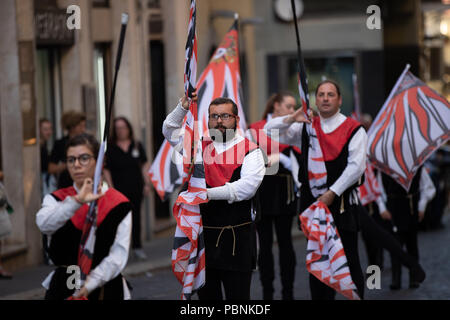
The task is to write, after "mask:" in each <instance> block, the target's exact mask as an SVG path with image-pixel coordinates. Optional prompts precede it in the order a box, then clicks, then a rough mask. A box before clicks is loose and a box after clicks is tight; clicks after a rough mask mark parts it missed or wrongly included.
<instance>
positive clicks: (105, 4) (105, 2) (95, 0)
mask: <svg viewBox="0 0 450 320" xmlns="http://www.w3.org/2000/svg"><path fill="white" fill-rule="evenodd" d="M92 6H93V7H94V8H109V0H92Z"/></svg>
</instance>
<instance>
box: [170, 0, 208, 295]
mask: <svg viewBox="0 0 450 320" xmlns="http://www.w3.org/2000/svg"><path fill="white" fill-rule="evenodd" d="M195 19H196V5H195V0H192V1H191V10H190V16H189V28H188V39H187V43H186V61H185V62H186V68H185V75H184V79H185V86H184V87H185V95H186V96H187V97H192V93H193V92H194V90H195V84H196V73H197V40H196V37H195ZM197 116H198V110H197V103H196V101H193V100H191V101H190V103H189V111H188V113H187V115H186V118H185V121H184V135H183V183H188V189H187V190H186V191H184V192H182V193H180V195H179V196H178V198H177V200H176V202H175V205H174V207H173V215H174V217H175V219H176V221H177V226H176V229H175V237H174V243H173V249H172V270H173V272H174V274H175V277H176V278H177V279H178V281H180V283H181V284H182V285H183V289H182V295H181V298H182V299H183V300H190V299H191V296H192V294H193V293H194V292H195V291H196V290H198V289H200V288H201V287H202V286H203V285H204V284H205V246H204V240H203V223H202V217H201V214H200V204H201V203H205V202H208V197H207V192H206V180H205V174H204V168H203V161H202V154H201V148H198V141H199V139H198V137H199V134H198V128H197V126H196V122H197Z"/></svg>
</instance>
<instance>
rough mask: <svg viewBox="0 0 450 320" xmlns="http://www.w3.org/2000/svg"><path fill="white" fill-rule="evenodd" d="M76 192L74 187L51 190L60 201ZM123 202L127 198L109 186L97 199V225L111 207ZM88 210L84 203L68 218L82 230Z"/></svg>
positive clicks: (126, 200)
mask: <svg viewBox="0 0 450 320" xmlns="http://www.w3.org/2000/svg"><path fill="white" fill-rule="evenodd" d="M76 194H77V191H76V190H75V188H74V187H68V188H64V189H59V190H56V191H55V192H53V195H54V196H55V197H56V198H58V199H59V200H60V201H64V199H66V198H67V197H69V196H75V195H76ZM123 202H129V200H128V199H127V198H126V197H125V196H124V195H123V194H121V193H120V192H119V191H117V190H116V189H113V188H109V189H108V191H106V193H105V194H104V195H103V197H101V198H100V199H99V200H98V201H97V207H98V210H97V227H98V226H99V225H100V224H101V223H102V222H103V220H105V218H106V217H107V215H108V214H109V213H110V212H111V210H112V209H114V208H115V207H116V206H118V205H119V204H121V203H123ZM88 211H89V205H88V204H86V203H85V204H83V205H82V206H81V208H80V209H78V210H77V211H76V212H75V214H74V215H73V217H72V218H71V219H70V220H71V221H72V223H73V225H74V226H75V228H77V229H79V230H83V225H84V221H85V220H86V215H87V213H88Z"/></svg>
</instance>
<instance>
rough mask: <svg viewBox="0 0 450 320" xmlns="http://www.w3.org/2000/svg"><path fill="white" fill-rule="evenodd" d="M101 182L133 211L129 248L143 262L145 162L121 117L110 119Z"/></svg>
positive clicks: (146, 166)
mask: <svg viewBox="0 0 450 320" xmlns="http://www.w3.org/2000/svg"><path fill="white" fill-rule="evenodd" d="M105 159H106V161H105V169H104V175H105V180H106V182H108V184H109V186H110V187H111V188H115V189H117V190H119V191H120V192H121V193H123V194H124V195H125V196H126V197H127V198H128V199H129V200H130V202H131V204H132V207H133V215H132V217H133V224H132V226H133V227H132V248H133V252H134V254H135V255H136V256H137V258H139V259H141V260H145V259H146V258H147V256H146V254H145V253H144V251H143V250H142V243H141V202H142V198H143V195H144V194H145V195H147V194H148V193H149V190H150V180H149V177H148V174H147V172H148V170H149V165H150V164H149V162H148V161H147V156H146V154H145V150H144V148H143V146H142V144H141V143H140V142H139V141H137V140H135V138H134V133H133V128H132V126H131V124H130V122H129V121H128V120H127V119H126V118H125V117H118V118H115V119H114V123H113V128H112V135H111V140H110V141H109V143H108V148H107V151H106V155H105Z"/></svg>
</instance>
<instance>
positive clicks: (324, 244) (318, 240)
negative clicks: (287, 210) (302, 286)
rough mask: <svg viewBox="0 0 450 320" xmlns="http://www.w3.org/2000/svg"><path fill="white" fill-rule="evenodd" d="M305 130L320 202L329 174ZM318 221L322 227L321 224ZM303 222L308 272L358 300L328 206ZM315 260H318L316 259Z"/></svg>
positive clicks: (302, 83)
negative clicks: (312, 251)
mask: <svg viewBox="0 0 450 320" xmlns="http://www.w3.org/2000/svg"><path fill="white" fill-rule="evenodd" d="M291 5H292V12H293V14H294V21H295V23H294V26H295V32H296V36H297V55H298V89H299V95H300V99H301V104H302V108H303V112H304V114H305V115H306V116H307V117H309V111H310V110H309V97H308V82H307V78H306V69H305V65H304V61H303V56H302V51H301V45H300V34H299V31H298V21H297V17H296V15H295V12H296V11H295V3H294V1H291ZM304 126H306V134H307V136H308V144H309V146H308V148H307V152H308V158H307V168H308V182H309V187H310V190H311V194H312V195H313V196H314V198H316V199H317V198H318V197H320V196H321V195H322V194H324V193H325V192H326V191H327V190H328V187H327V170H326V166H325V160H324V157H323V153H322V149H321V147H320V142H319V139H318V135H317V132H316V130H315V128H314V126H313V125H312V123H310V124H306V123H305V124H304ZM302 151H303V150H302ZM317 219H319V220H317ZM319 221H320V222H321V223H323V224H321V223H319V224H318V222H319ZM300 222H301V226H302V229H303V232H304V233H305V235H306V238H307V239H308V241H307V246H308V252H310V250H315V251H317V252H315V253H314V254H313V253H311V255H310V254H308V255H307V257H306V265H307V268H308V271H309V272H310V273H311V274H312V275H313V276H315V277H316V278H317V279H319V280H320V281H322V282H323V283H324V284H326V285H328V286H330V287H331V288H333V289H334V290H336V291H337V292H340V293H342V294H343V295H344V296H346V297H347V298H349V299H359V297H358V295H357V294H356V292H354V290H353V288H356V286H355V285H354V283H353V281H352V278H351V275H350V271H348V267H347V258H346V256H345V253H344V250H343V246H342V241H341V239H340V237H339V234H338V233H337V230H336V227H335V226H334V221H333V216H332V215H331V212H330V211H329V209H328V208H327V206H326V205H325V204H323V203H320V202H319V203H317V202H316V203H314V204H313V205H312V206H311V207H309V208H308V209H307V210H305V211H304V212H302V213H301V214H300ZM323 232H326V233H325V235H326V236H319V235H323ZM337 248H341V250H337ZM335 252H336V253H337V254H336V253H335ZM319 254H320V255H319ZM316 257H318V258H317V259H316ZM335 259H338V262H339V264H338V266H339V267H341V268H342V269H340V270H339V269H335V268H334V267H335V266H336V261H335ZM342 266H345V267H342ZM345 268H346V269H345ZM344 270H347V271H348V272H345V273H344ZM349 290H350V292H351V294H350V293H349ZM355 295H356V297H355Z"/></svg>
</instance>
